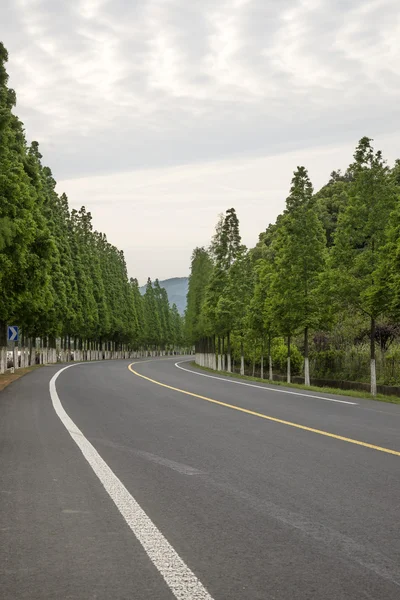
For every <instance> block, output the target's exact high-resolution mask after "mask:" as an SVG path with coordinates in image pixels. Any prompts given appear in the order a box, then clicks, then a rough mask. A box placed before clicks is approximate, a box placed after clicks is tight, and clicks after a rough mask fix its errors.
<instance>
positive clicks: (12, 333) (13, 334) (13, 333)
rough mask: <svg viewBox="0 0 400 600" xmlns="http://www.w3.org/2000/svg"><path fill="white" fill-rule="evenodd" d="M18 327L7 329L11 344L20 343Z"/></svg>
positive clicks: (12, 326)
mask: <svg viewBox="0 0 400 600" xmlns="http://www.w3.org/2000/svg"><path fill="white" fill-rule="evenodd" d="M18 333H19V331H18V327H17V326H16V325H9V326H8V327H7V339H8V341H9V342H18Z"/></svg>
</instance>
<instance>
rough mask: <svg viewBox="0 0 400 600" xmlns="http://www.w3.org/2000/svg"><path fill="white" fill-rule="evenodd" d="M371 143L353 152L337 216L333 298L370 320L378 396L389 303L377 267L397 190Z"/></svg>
mask: <svg viewBox="0 0 400 600" xmlns="http://www.w3.org/2000/svg"><path fill="white" fill-rule="evenodd" d="M371 142H372V140H371V139H370V138H368V137H363V138H362V139H361V140H360V142H359V144H358V146H357V148H356V150H355V153H354V163H353V164H352V166H351V173H352V175H353V181H352V183H351V186H350V188H349V199H348V203H347V206H346V208H345V210H344V211H343V212H342V213H341V214H340V215H339V221H338V227H337V231H336V234H335V236H334V242H335V243H334V247H333V248H332V253H331V261H332V267H333V273H334V277H335V283H334V287H333V294H334V295H335V296H336V298H337V299H339V301H341V303H342V304H344V305H347V306H350V307H352V308H353V309H356V310H358V311H361V312H362V313H364V314H365V315H368V317H369V319H370V359H371V393H372V394H374V395H375V394H376V363H375V327H376V319H377V318H378V317H379V315H381V314H382V313H383V312H384V311H385V310H387V308H388V304H389V302H388V297H387V295H386V294H385V287H384V279H382V277H381V274H382V271H381V270H380V269H379V264H380V262H381V260H382V251H383V249H384V247H385V243H386V241H387V238H386V226H387V222H388V220H389V217H390V214H391V212H392V211H393V210H394V208H395V207H396V190H395V187H394V184H393V180H392V178H391V177H390V176H389V169H388V167H387V165H386V163H385V161H384V160H383V158H382V154H381V152H380V151H377V152H375V150H374V148H373V147H372V145H371Z"/></svg>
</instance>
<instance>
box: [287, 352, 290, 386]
mask: <svg viewBox="0 0 400 600" xmlns="http://www.w3.org/2000/svg"><path fill="white" fill-rule="evenodd" d="M287 382H288V383H290V356H288V359H287Z"/></svg>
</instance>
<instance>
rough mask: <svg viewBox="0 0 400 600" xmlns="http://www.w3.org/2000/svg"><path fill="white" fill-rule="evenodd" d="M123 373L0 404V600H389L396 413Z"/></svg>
mask: <svg viewBox="0 0 400 600" xmlns="http://www.w3.org/2000/svg"><path fill="white" fill-rule="evenodd" d="M178 361H179V364H178V365H176V364H175V363H177V362H178ZM181 361H183V362H181ZM129 365H130V362H128V361H107V362H104V363H89V364H81V365H74V366H71V367H69V368H66V369H64V368H63V367H60V366H58V367H56V366H52V367H45V368H42V369H38V370H35V371H34V372H32V373H30V374H29V375H27V376H25V377H24V378H22V379H20V380H19V381H17V382H15V383H14V384H12V385H11V386H10V387H8V388H7V389H6V390H5V391H4V392H2V393H1V394H0V444H1V445H0V460H1V467H0V473H1V481H0V533H1V535H0V540H1V544H0V555H1V556H0V559H1V560H0V598H1V599H2V600H6V599H7V600H8V599H18V600H23V599H29V600H35V599H51V600H54V599H61V600H63V599H96V600H98V599H102V600H103V599H104V600H110V599H112V600H121V599H138V600H142V599H143V600H147V599H149V600H155V599H161V600H174V599H176V598H179V599H180V600H253V599H260V600H288V599H294V598H295V599H300V600H306V599H307V600H309V599H318V600H320V599H324V600H330V599H331V600H341V599H343V600H356V599H357V600H358V599H360V600H361V599H364V598H365V599H373V600H386V599H387V600H395V599H396V600H398V599H399V597H400V532H399V523H400V406H399V405H391V404H385V403H379V402H372V401H369V400H362V399H360V400H358V399H355V398H346V397H343V396H331V395H322V394H317V393H315V394H314V393H313V392H301V391H300V390H299V391H298V393H297V394H296V393H293V392H295V390H293V389H291V390H284V388H281V387H279V388H276V389H274V388H273V387H271V386H268V385H265V386H263V385H261V384H251V385H243V382H238V383H233V382H232V380H227V379H225V378H223V377H222V378H221V377H218V376H216V377H214V376H209V374H208V373H207V374H205V373H204V372H200V371H197V372H195V370H193V367H191V366H190V362H188V361H187V359H186V360H185V359H180V360H179V359H176V358H174V359H168V360H165V359H163V360H152V361H139V362H138V363H136V364H134V365H132V366H131V367H130V369H129V368H128V367H129ZM205 375H207V376H205Z"/></svg>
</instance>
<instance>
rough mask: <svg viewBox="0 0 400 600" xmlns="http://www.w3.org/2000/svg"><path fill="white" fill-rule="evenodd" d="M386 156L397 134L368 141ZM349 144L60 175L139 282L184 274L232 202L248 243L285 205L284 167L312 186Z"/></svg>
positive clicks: (348, 152) (344, 160)
mask: <svg viewBox="0 0 400 600" xmlns="http://www.w3.org/2000/svg"><path fill="white" fill-rule="evenodd" d="M376 147H377V148H381V149H382V150H383V152H384V155H385V156H387V158H388V159H389V160H390V161H391V162H393V161H394V159H395V157H396V151H397V147H398V136H397V135H392V136H387V137H385V138H381V139H380V140H379V144H378V143H377V144H376ZM353 151H354V145H353V144H347V145H338V146H335V145H332V146H325V147H317V148H313V149H309V150H296V151H293V152H287V153H285V154H277V155H270V156H267V157H261V158H257V159H254V158H247V159H243V158H237V159H234V160H232V159H230V160H224V161H217V162H213V163H210V162H206V163H196V164H195V165H185V166H179V167H167V168H151V169H141V170H136V171H131V172H126V173H118V174H112V175H102V176H90V177H85V178H80V179H69V180H63V181H60V182H59V184H58V190H59V192H60V193H61V192H66V193H67V195H68V196H69V199H70V202H71V205H72V206H73V207H75V208H79V207H80V206H81V205H82V204H85V206H86V207H87V209H88V210H90V211H92V213H93V224H94V227H95V228H96V229H98V230H100V231H105V232H106V233H107V236H108V239H109V240H110V241H111V242H112V243H113V244H115V245H117V246H118V247H120V248H123V249H124V252H125V257H126V260H127V265H128V271H129V273H130V274H131V275H132V276H133V275H135V276H136V277H138V278H139V280H140V281H141V282H142V283H144V282H145V281H146V278H147V277H148V276H149V275H150V276H151V277H152V278H153V279H154V278H155V277H159V278H160V279H166V278H168V277H173V276H184V275H187V274H188V272H189V264H190V256H191V252H192V250H193V248H194V247H195V246H203V245H204V246H207V245H208V244H209V242H210V239H211V236H212V234H213V231H214V227H215V224H216V222H217V218H218V214H219V213H221V212H225V211H226V209H228V208H230V207H231V206H234V207H235V208H236V210H237V213H238V216H239V219H240V231H241V234H242V237H243V242H244V243H245V244H246V245H247V246H248V247H253V246H254V245H255V244H256V242H257V241H258V235H259V233H260V232H261V231H263V230H265V228H266V227H267V226H268V224H269V223H272V222H274V221H275V219H276V217H277V215H278V214H279V213H281V212H282V210H283V209H284V206H285V199H286V197H287V195H288V192H289V188H290V181H291V178H292V173H293V171H294V170H295V169H296V167H297V165H299V164H304V165H305V166H306V167H308V168H309V174H310V177H311V180H312V182H313V184H314V187H315V189H319V188H320V187H321V186H322V185H324V184H325V183H326V182H327V181H328V179H329V175H330V173H331V171H332V170H333V169H335V168H336V169H337V168H341V169H343V170H344V169H345V168H346V167H347V166H348V164H349V163H350V162H351V160H352V153H353Z"/></svg>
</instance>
